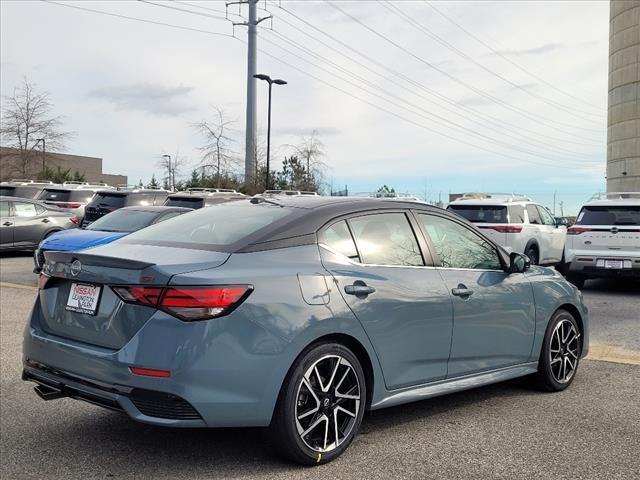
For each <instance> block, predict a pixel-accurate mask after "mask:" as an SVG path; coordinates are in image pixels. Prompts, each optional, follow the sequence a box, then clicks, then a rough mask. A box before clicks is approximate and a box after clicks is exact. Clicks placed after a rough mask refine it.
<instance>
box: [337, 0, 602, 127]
mask: <svg viewBox="0 0 640 480" xmlns="http://www.w3.org/2000/svg"><path fill="white" fill-rule="evenodd" d="M325 2H327V3H328V4H329V5H331V6H332V7H333V8H335V9H336V10H338V11H339V12H341V13H342V14H343V15H345V16H346V17H348V18H350V19H351V20H353V21H354V22H356V23H358V24H359V25H361V26H362V27H363V28H365V29H366V30H368V31H370V32H371V33H373V34H374V35H376V36H378V37H380V38H381V39H383V40H384V41H386V42H387V43H389V44H391V45H393V46H394V47H396V48H398V49H399V50H402V51H403V52H405V53H406V54H407V55H410V56H411V57H413V58H415V59H416V60H418V61H419V62H421V63H423V64H425V65H427V66H428V67H430V68H432V69H434V70H436V71H437V72H439V73H441V74H442V75H444V76H446V77H447V78H449V79H451V80H453V81H454V82H456V83H458V84H460V85H462V86H464V87H466V88H468V89H469V90H471V91H473V92H475V93H476V94H478V95H480V96H482V97H484V98H486V99H488V100H491V101H493V102H495V103H498V104H500V105H502V106H504V107H505V108H507V109H509V110H512V111H513V112H516V113H518V114H520V115H522V116H523V117H526V118H528V119H530V120H534V121H539V122H543V123H545V124H547V125H550V124H551V123H554V124H556V125H561V126H565V127H569V128H576V127H574V126H573V125H569V124H566V123H563V122H558V121H556V120H553V119H549V118H546V117H542V116H540V115H535V114H530V113H529V112H527V111H526V110H522V109H521V108H518V107H516V106H513V105H511V104H509V103H507V102H505V101H504V100H501V99H499V98H497V97H495V96H493V95H491V94H489V93H487V92H485V91H483V90H480V89H479V88H476V87H474V86H473V85H470V84H468V83H467V82H465V81H463V80H460V79H459V78H457V77H455V76H454V75H451V74H450V73H448V72H446V71H445V70H443V69H441V68H440V67H438V66H437V65H434V64H433V63H431V62H429V61H427V60H425V59H424V58H422V57H420V56H419V55H416V54H415V53H413V52H412V51H410V50H408V49H406V48H405V47H403V46H402V45H400V44H399V43H397V42H395V41H394V40H391V39H390V38H389V37H387V36H385V35H383V34H382V33H380V32H378V31H376V30H375V29H373V28H371V27H370V26H369V25H367V24H366V23H364V22H363V21H361V20H360V19H358V18H356V17H354V16H353V15H351V14H350V13H349V12H347V11H345V10H343V9H342V8H341V7H339V6H337V5H336V4H335V3H333V2H332V1H330V0H325ZM536 117H537V118H536ZM554 128H557V127H554ZM577 129H578V130H583V131H587V132H596V133H602V132H601V131H600V130H595V129H589V128H584V127H579V128H577Z"/></svg>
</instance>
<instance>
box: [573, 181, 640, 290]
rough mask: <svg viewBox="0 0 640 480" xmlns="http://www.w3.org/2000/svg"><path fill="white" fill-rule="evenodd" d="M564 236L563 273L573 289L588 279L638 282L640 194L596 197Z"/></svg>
mask: <svg viewBox="0 0 640 480" xmlns="http://www.w3.org/2000/svg"><path fill="white" fill-rule="evenodd" d="M567 233H568V235H567V244H566V247H565V260H566V264H565V272H566V274H567V279H568V280H569V281H570V282H571V283H573V284H574V285H575V286H576V287H578V288H582V287H583V286H584V281H585V280H586V279H588V278H602V277H630V278H638V279H640V192H635V193H634V192H626V193H608V194H606V195H597V196H595V197H594V199H592V200H591V201H589V202H587V203H586V204H585V205H584V206H583V207H582V209H581V210H580V213H579V214H578V218H577V220H576V223H575V225H573V226H572V227H570V228H569V230H568V232H567Z"/></svg>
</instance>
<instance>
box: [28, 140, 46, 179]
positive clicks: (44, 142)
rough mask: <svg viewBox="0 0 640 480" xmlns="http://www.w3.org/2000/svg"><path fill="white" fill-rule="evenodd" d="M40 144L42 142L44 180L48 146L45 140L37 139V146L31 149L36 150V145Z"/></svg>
mask: <svg viewBox="0 0 640 480" xmlns="http://www.w3.org/2000/svg"><path fill="white" fill-rule="evenodd" d="M40 142H42V178H43V179H44V172H45V164H44V162H45V156H46V154H47V152H46V150H47V145H46V140H45V139H44V138H36V144H35V145H34V146H33V147H31V148H32V149H33V148H35V146H36V145H38V144H39V143H40Z"/></svg>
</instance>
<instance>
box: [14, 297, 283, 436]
mask: <svg viewBox="0 0 640 480" xmlns="http://www.w3.org/2000/svg"><path fill="white" fill-rule="evenodd" d="M228 318H231V317H228ZM225 320H228V319H216V320H213V321H209V322H207V321H204V322H192V323H185V322H181V321H179V320H177V319H174V318H172V317H170V316H168V315H166V314H164V313H162V312H157V313H156V314H154V316H153V317H151V319H150V320H148V321H147V322H146V323H145V325H144V326H143V327H142V329H141V330H140V331H139V332H138V333H137V334H136V335H134V336H133V338H132V339H131V340H130V341H129V342H128V343H127V344H126V345H124V346H123V347H122V348H120V349H119V350H115V349H109V348H104V347H99V346H95V345H91V344H88V343H85V342H80V341H75V340H73V339H70V338H62V337H59V336H57V335H53V334H50V333H47V332H46V331H44V330H43V329H42V328H41V327H40V325H39V319H38V305H37V304H36V307H35V308H34V312H33V314H32V319H31V323H30V325H29V326H28V327H27V329H26V331H25V337H24V343H23V365H24V373H23V379H24V380H27V381H32V382H35V383H36V384H37V387H39V390H40V391H39V395H40V396H41V397H42V398H44V397H47V396H48V397H49V398H60V397H70V398H75V399H79V400H84V401H87V402H90V403H93V404H96V405H99V406H102V407H105V408H109V409H111V410H117V411H120V412H124V413H126V414H127V415H129V417H131V418H132V419H134V420H137V421H140V422H144V423H150V424H155V425H161V426H172V427H244V426H250V427H260V426H267V425H269V423H270V421H271V415H272V413H273V409H274V407H275V402H276V400H277V396H278V393H279V388H280V385H281V382H282V379H283V378H284V375H286V372H287V369H288V366H289V365H290V362H291V361H292V359H291V358H288V357H287V356H286V355H284V354H283V351H282V349H278V351H273V352H264V351H262V352H260V351H256V349H263V350H264V344H262V343H261V341H265V342H267V343H269V344H273V343H274V342H276V343H277V340H269V338H267V337H268V335H267V336H265V335H266V334H265V332H264V331H263V330H260V329H257V328H254V326H253V325H252V324H248V323H247V322H245V321H244V320H243V319H241V318H237V317H236V318H234V319H233V321H229V322H228V324H227V325H223V324H222V323H223V322H225ZM239 330H242V334H243V335H244V338H245V340H246V342H245V341H243V340H240V337H241V335H238V331H239ZM258 337H259V338H258ZM134 366H135V367H142V368H149V369H158V370H166V371H169V372H170V377H169V378H158V377H149V376H142V375H135V374H133V373H132V371H131V370H130V367H134Z"/></svg>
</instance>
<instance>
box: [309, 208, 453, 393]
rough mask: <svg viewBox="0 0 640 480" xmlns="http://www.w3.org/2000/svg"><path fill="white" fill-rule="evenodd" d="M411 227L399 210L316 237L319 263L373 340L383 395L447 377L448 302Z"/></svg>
mask: <svg viewBox="0 0 640 480" xmlns="http://www.w3.org/2000/svg"><path fill="white" fill-rule="evenodd" d="M415 228H417V226H416V225H415V224H412V223H411V222H410V220H409V217H408V216H407V214H406V213H404V212H393V213H391V212H389V213H373V214H367V215H360V216H355V217H351V218H349V219H348V220H346V221H345V220H340V221H338V222H336V223H334V224H332V225H330V226H329V227H327V228H325V229H324V231H322V232H321V234H320V245H321V246H320V252H321V257H322V262H323V264H324V266H325V268H327V270H328V271H329V272H331V274H332V275H333V276H334V278H335V279H336V281H337V286H338V289H339V291H340V294H341V295H342V297H343V298H344V300H345V301H346V303H347V304H348V305H349V307H350V308H351V310H352V311H353V313H354V314H355V316H356V317H357V318H358V320H359V321H360V322H361V324H362V325H363V327H364V329H365V331H366V332H367V335H368V336H369V338H370V339H371V342H372V344H373V347H374V349H375V351H376V353H377V355H378V358H379V360H380V364H381V365H382V370H383V372H384V378H385V383H386V386H387V388H389V389H396V388H401V387H406V386H410V385H418V384H422V383H427V382H431V381H435V380H440V379H443V378H444V377H445V376H446V368H447V359H448V357H449V348H450V343H451V327H452V305H451V299H450V298H449V294H448V293H447V289H446V287H445V285H444V283H443V281H442V278H441V277H440V275H439V274H438V272H437V271H436V270H435V268H433V267H429V266H428V264H430V263H431V259H430V256H429V255H428V252H427V251H426V249H424V246H423V248H421V247H420V246H419V242H421V243H423V244H424V239H423V238H422V237H418V238H417V237H416V235H415V233H414V229H415ZM354 239H355V242H354ZM423 253H424V257H423ZM425 262H426V264H427V265H426V266H425Z"/></svg>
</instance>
